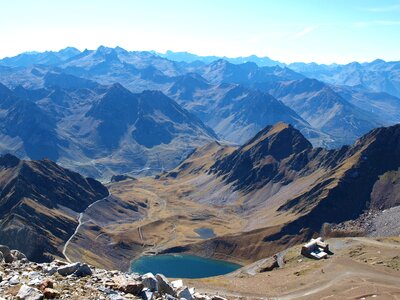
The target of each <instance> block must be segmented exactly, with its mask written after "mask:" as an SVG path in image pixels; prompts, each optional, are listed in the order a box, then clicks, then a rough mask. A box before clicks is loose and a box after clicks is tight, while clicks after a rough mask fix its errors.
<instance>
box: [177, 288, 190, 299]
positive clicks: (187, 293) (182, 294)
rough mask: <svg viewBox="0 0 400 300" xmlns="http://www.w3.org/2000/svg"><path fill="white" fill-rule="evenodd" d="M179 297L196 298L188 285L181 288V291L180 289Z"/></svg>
mask: <svg viewBox="0 0 400 300" xmlns="http://www.w3.org/2000/svg"><path fill="white" fill-rule="evenodd" d="M177 295H178V297H179V298H180V299H182V298H183V299H185V300H194V298H193V296H192V294H191V293H190V291H189V289H188V288H187V287H184V288H181V289H180V290H179V291H178V294H177Z"/></svg>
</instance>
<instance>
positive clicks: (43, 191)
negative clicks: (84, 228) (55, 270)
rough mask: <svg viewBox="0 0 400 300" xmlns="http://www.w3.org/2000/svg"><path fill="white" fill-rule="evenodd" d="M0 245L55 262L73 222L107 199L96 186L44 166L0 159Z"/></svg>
mask: <svg viewBox="0 0 400 300" xmlns="http://www.w3.org/2000/svg"><path fill="white" fill-rule="evenodd" d="M0 190H1V195H0V232H1V234H0V244H7V245H9V246H10V247H12V248H15V249H18V250H20V251H23V252H24V253H25V254H26V255H27V256H28V257H29V258H31V259H34V260H46V259H48V255H56V256H59V257H61V256H62V254H61V247H60V246H61V245H62V244H63V243H65V241H67V240H68V238H69V237H70V236H71V235H72V234H73V232H74V230H75V227H76V226H77V225H78V220H77V216H78V214H79V213H81V212H83V211H84V210H85V209H86V208H87V207H88V206H89V205H90V204H92V203H94V202H95V201H97V200H100V199H102V198H105V197H107V196H108V190H107V188H105V187H104V186H103V185H102V184H101V183H100V182H98V181H96V180H94V179H91V178H84V177H82V176H81V175H79V174H78V173H74V172H71V171H69V170H67V169H64V168H61V167H60V166H58V165H57V164H55V163H54V162H51V161H50V160H40V161H24V160H19V159H18V158H17V157H15V156H12V155H9V154H8V155H4V156H1V157H0Z"/></svg>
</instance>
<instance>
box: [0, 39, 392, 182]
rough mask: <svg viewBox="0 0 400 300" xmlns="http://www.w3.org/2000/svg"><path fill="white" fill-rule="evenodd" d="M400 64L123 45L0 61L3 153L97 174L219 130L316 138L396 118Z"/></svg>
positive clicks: (326, 142) (328, 143)
mask: <svg viewBox="0 0 400 300" xmlns="http://www.w3.org/2000/svg"><path fill="white" fill-rule="evenodd" d="M399 66H400V63H398V62H384V61H381V60H378V61H375V62H372V63H365V64H358V63H353V64H348V65H330V66H325V65H317V64H302V63H296V64H291V65H284V64H280V63H278V62H275V61H272V60H270V59H268V58H258V57H256V56H250V57H244V58H235V59H228V58H225V57H224V58H219V57H200V56H196V55H192V54H189V53H186V52H183V53H174V52H171V51H169V52H167V53H166V54H165V55H163V54H159V53H155V52H145V51H127V50H125V49H122V48H120V47H116V48H107V47H104V46H101V47H99V48H98V49H96V50H84V51H82V52H81V51H79V50H77V49H75V48H66V49H63V50H61V51H58V52H54V51H47V52H42V53H38V52H29V53H23V54H20V55H18V56H15V57H10V58H4V59H2V60H0V83H1V85H0V108H1V114H0V119H1V121H2V125H1V127H0V152H1V153H6V152H11V153H13V154H15V155H17V156H19V157H21V158H33V159H40V158H42V157H49V158H51V159H53V160H55V161H57V162H59V163H61V164H62V165H64V166H67V167H70V168H73V169H74V170H77V171H80V172H82V173H83V174H85V175H90V176H94V177H97V178H110V177H111V176H112V175H114V174H118V173H127V172H128V173H131V175H141V174H148V173H152V172H153V173H154V172H158V171H160V170H163V169H169V168H172V167H174V166H175V165H176V164H177V163H179V161H181V160H182V159H183V158H184V157H185V156H186V155H188V154H189V153H190V152H191V151H192V150H193V149H194V148H195V147H198V146H201V145H203V144H205V143H208V142H210V141H213V140H218V141H225V142H229V143H233V144H243V143H245V142H246V141H247V140H248V139H250V138H251V137H253V136H254V135H255V134H256V133H257V132H258V131H260V130H261V129H263V128H264V127H265V126H267V125H271V124H274V123H276V122H279V121H283V122H287V123H290V124H292V125H293V126H294V127H295V128H297V129H299V130H300V131H301V132H302V133H303V134H304V135H305V137H306V138H307V139H309V140H310V141H311V142H312V144H313V145H315V146H324V147H330V148H335V147H339V146H342V145H344V144H351V143H353V142H354V141H355V140H356V139H357V138H358V137H360V136H361V135H363V134H365V133H366V132H368V131H369V130H371V129H373V128H376V127H379V126H389V125H392V124H396V123H399V122H400V99H399V98H398V97H399V96H400V92H399V86H400V85H399V84H400V83H399V80H398V78H399V76H398V75H399V74H398V70H399Z"/></svg>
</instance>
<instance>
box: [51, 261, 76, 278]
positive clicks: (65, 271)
mask: <svg viewBox="0 0 400 300" xmlns="http://www.w3.org/2000/svg"><path fill="white" fill-rule="evenodd" d="M80 266H81V263H79V262H76V263H73V264H68V265H65V266H61V267H59V268H58V269H57V272H58V274H60V275H62V276H68V275H71V274H74V273H75V272H76V271H77V270H78V269H79V267H80Z"/></svg>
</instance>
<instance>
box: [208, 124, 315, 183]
mask: <svg viewBox="0 0 400 300" xmlns="http://www.w3.org/2000/svg"><path fill="white" fill-rule="evenodd" d="M311 148H312V145H311V143H310V142H309V141H307V140H306V139H305V138H304V136H303V135H302V134H301V133H300V132H299V131H298V130H297V129H295V128H293V127H292V126H291V125H288V124H284V123H278V124H277V125H275V126H267V127H266V128H265V129H264V130H262V131H261V132H259V133H258V134H257V135H256V136H255V137H254V138H253V139H251V140H250V141H248V142H247V143H246V144H244V145H243V146H242V147H240V148H239V149H238V150H236V151H234V152H233V153H232V154H230V155H229V156H227V157H225V158H223V159H222V160H220V161H217V162H216V163H215V164H214V165H213V166H212V167H211V171H212V172H214V173H217V174H218V175H222V176H224V179H225V180H226V181H227V182H235V183H234V184H235V185H236V186H237V188H244V189H250V188H252V187H255V186H261V185H263V184H265V183H266V182H268V181H270V180H273V178H274V177H275V176H277V175H278V173H279V172H280V169H281V166H282V165H283V163H281V161H282V160H284V159H285V158H288V157H289V156H291V155H294V154H299V153H301V152H302V151H305V150H310V149H311Z"/></svg>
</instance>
